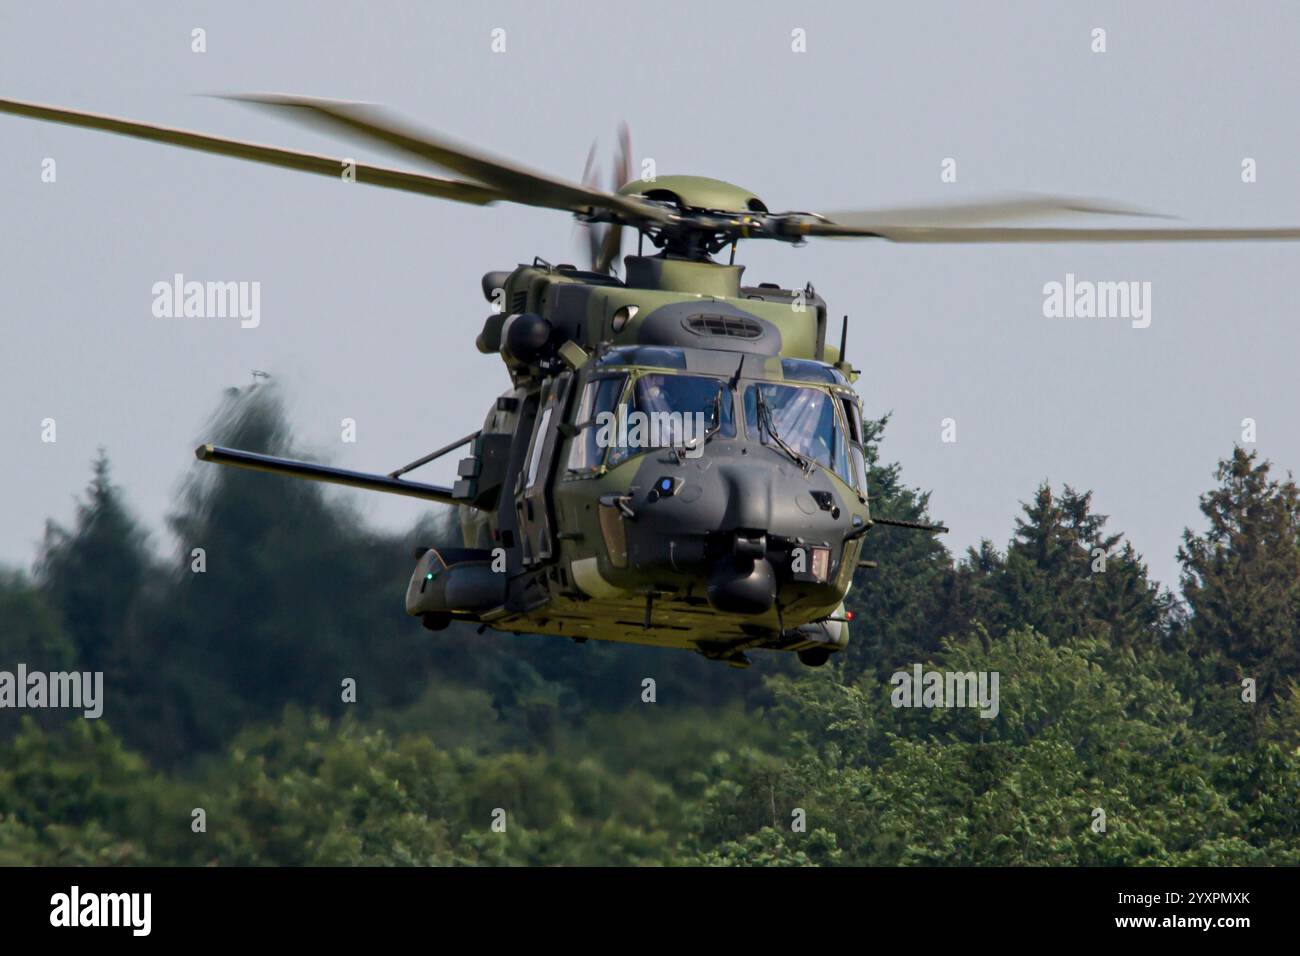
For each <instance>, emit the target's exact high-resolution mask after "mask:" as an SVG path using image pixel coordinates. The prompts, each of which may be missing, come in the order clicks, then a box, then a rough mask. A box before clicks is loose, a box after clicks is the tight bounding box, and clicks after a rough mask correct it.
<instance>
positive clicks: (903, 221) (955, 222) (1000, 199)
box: [825, 194, 1175, 229]
mask: <svg viewBox="0 0 1300 956" xmlns="http://www.w3.org/2000/svg"><path fill="white" fill-rule="evenodd" d="M1070 213H1089V214H1093V215H1104V216H1145V217H1149V218H1159V219H1173V218H1175V217H1173V216H1162V215H1160V214H1159V213H1153V212H1148V211H1146V210H1144V209H1137V208H1134V207H1131V206H1121V205H1118V204H1116V203H1112V202H1110V201H1108V200H1104V199H1088V198H1081V197H1073V196H1040V195H1035V194H1021V195H1006V196H994V197H990V198H988V199H982V200H978V201H975V202H961V203H936V204H935V205H929V206H900V207H897V208H894V209H863V210H854V211H844V212H831V213H826V216H825V218H826V219H829V220H830V221H831V222H834V223H837V224H839V225H841V226H852V227H856V228H859V229H870V228H872V227H874V226H884V225H890V226H960V225H973V224H979V223H992V222H998V221H1001V220H1006V219H1030V218H1034V217H1036V216H1058V215H1066V214H1070Z"/></svg>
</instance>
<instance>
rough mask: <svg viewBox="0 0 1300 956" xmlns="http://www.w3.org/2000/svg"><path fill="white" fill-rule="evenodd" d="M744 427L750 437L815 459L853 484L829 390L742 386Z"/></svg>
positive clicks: (805, 457)
mask: <svg viewBox="0 0 1300 956" xmlns="http://www.w3.org/2000/svg"><path fill="white" fill-rule="evenodd" d="M745 427H746V428H747V429H748V431H749V434H750V437H751V438H753V437H755V436H757V437H758V438H759V439H760V440H761V441H762V442H763V444H765V445H775V446H777V447H778V448H781V449H782V450H784V451H788V452H792V453H793V454H794V455H795V456H797V457H799V458H803V459H807V460H809V461H813V462H816V463H817V464H819V465H822V466H823V467H826V468H829V469H831V470H832V471H834V472H835V473H836V474H837V475H839V476H840V477H841V478H843V479H844V480H845V481H847V482H848V483H849V484H852V483H853V478H852V473H851V472H850V471H849V458H848V442H847V440H846V438H845V435H844V431H843V426H842V425H841V424H840V420H839V419H838V418H837V417H836V415H835V400H834V399H833V398H832V397H831V395H830V394H829V393H828V392H824V391H822V390H821V389H819V388H801V387H799V386H796V385H780V384H775V383H772V384H760V385H750V386H749V387H748V388H747V389H745Z"/></svg>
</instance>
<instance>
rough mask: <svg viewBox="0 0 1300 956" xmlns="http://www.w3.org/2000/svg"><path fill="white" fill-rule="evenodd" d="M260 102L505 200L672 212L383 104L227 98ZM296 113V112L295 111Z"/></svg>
mask: <svg viewBox="0 0 1300 956" xmlns="http://www.w3.org/2000/svg"><path fill="white" fill-rule="evenodd" d="M225 99H231V100H236V101H239V102H244V103H252V104H254V105H258V106H267V107H273V108H280V109H284V110H290V111H297V115H298V116H300V117H305V118H307V119H308V120H311V121H316V122H319V123H323V124H324V125H326V126H329V127H334V128H336V129H343V130H346V131H348V132H351V133H359V134H360V135H362V136H363V137H366V138H367V139H370V140H373V141H375V142H377V143H382V144H384V145H386V146H391V147H393V148H396V149H399V150H402V151H403V152H406V153H409V154H411V155H413V156H418V157H420V158H421V159H423V160H426V161H427V162H430V163H433V164H435V165H437V166H441V167H442V168H444V169H449V170H451V171H452V172H456V173H459V174H461V175H462V176H469V177H471V178H473V179H476V180H479V181H480V182H483V183H486V184H488V185H489V186H491V187H492V188H493V189H495V190H497V191H498V192H499V193H500V194H501V195H502V196H503V198H505V199H507V200H509V201H510V202H517V203H521V204H523V205H527V206H542V207H545V208H549V209H563V210H566V211H568V212H574V213H587V212H591V211H593V210H597V209H604V210H610V211H612V212H617V213H622V214H624V215H626V216H628V217H630V218H631V219H632V220H633V221H636V220H645V219H654V220H666V219H667V218H668V213H667V212H666V211H664V210H661V209H658V208H656V207H655V206H654V205H653V204H651V203H643V202H639V201H637V200H636V199H633V198H632V197H628V196H619V195H616V194H614V193H607V192H605V191H604V190H602V189H598V188H595V187H593V186H584V185H579V184H577V183H570V182H565V181H564V180H562V179H556V178H555V177H553V176H548V175H546V174H545V173H540V172H536V171H534V170H531V169H526V168H524V167H523V166H518V165H516V164H514V163H510V162H507V161H505V160H502V159H497V158H495V157H492V156H488V155H487V154H486V153H481V152H479V151H477V150H475V149H472V148H470V147H468V146H464V145H461V144H459V143H454V142H452V141H451V140H449V139H447V138H445V137H443V136H441V135H439V134H437V133H433V132H430V131H427V130H421V129H417V128H415V127H414V126H411V125H409V124H407V123H405V122H403V121H401V120H399V119H397V118H396V117H393V116H389V115H387V114H386V113H384V112H383V111H382V110H380V109H379V108H378V107H374V106H369V105H366V104H362V103H345V102H340V101H337V100H324V99H314V98H308V97H297V96H279V95H272V94H251V95H234V96H226V97H225ZM291 115H292V114H291Z"/></svg>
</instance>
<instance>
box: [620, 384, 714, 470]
mask: <svg viewBox="0 0 1300 956" xmlns="http://www.w3.org/2000/svg"><path fill="white" fill-rule="evenodd" d="M620 412H621V415H618V416H610V417H611V418H613V419H615V420H614V421H613V422H612V425H613V426H614V428H613V430H612V431H613V434H611V440H610V443H609V461H608V462H607V464H608V465H609V466H610V467H611V468H612V467H613V466H614V465H616V464H618V463H619V462H622V461H626V460H627V459H628V458H630V457H632V456H633V455H635V454H637V453H638V452H641V451H646V450H648V449H651V448H682V449H685V450H691V449H695V448H699V447H700V446H701V445H702V443H703V442H704V441H706V440H707V439H708V438H710V437H712V436H713V435H714V434H719V435H721V436H722V437H724V438H732V437H734V436H735V434H736V420H735V411H734V410H733V408H732V402H731V392H730V390H729V389H728V388H727V383H726V382H724V381H722V380H721V379H716V378H709V377H707V376H703V375H656V374H650V375H642V376H641V377H640V378H638V379H637V380H636V381H635V382H634V383H633V385H632V394H631V407H630V408H628V407H627V406H626V405H624V406H622V407H621V408H620Z"/></svg>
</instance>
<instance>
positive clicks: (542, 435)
mask: <svg viewBox="0 0 1300 956" xmlns="http://www.w3.org/2000/svg"><path fill="white" fill-rule="evenodd" d="M550 424H551V406H550V405H547V406H546V410H545V411H544V412H542V420H541V421H540V422H539V423H538V425H537V431H536V432H534V433H533V453H532V454H531V455H529V456H528V483H527V484H526V485H524V487H525V488H527V489H528V490H530V491H531V490H532V487H533V485H534V484H536V483H537V466H538V465H539V464H541V461H542V449H543V448H545V447H546V429H547V427H548V426H549V425H550ZM532 507H533V505H532V502H531V501H530V502H529V503H528V508H529V510H530V511H531V510H532ZM529 517H530V518H531V517H532V515H531V514H530V515H529Z"/></svg>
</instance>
